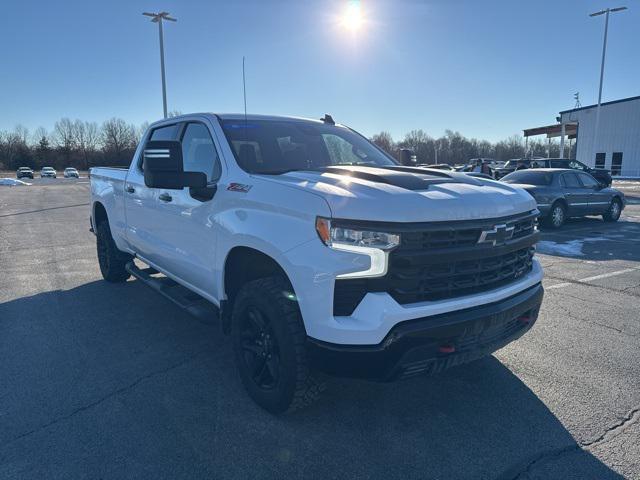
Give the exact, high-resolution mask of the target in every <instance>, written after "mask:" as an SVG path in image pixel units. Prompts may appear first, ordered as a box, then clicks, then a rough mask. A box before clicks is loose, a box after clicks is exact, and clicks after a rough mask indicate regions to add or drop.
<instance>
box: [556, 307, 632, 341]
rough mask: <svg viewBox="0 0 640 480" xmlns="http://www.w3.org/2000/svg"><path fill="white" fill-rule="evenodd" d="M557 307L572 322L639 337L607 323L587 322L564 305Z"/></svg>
mask: <svg viewBox="0 0 640 480" xmlns="http://www.w3.org/2000/svg"><path fill="white" fill-rule="evenodd" d="M557 306H558V307H559V308H560V310H562V311H563V312H564V314H565V315H566V316H567V317H569V318H570V319H571V320H575V321H576V322H586V323H590V324H592V325H598V326H599V327H602V328H606V329H607V330H613V331H614V332H616V333H619V334H621V335H626V336H627V337H633V338H635V337H637V335H634V334H633V333H629V332H625V331H624V330H622V329H621V328H617V327H614V326H612V325H607V324H606V323H600V322H596V321H595V320H587V319H586V318H584V317H578V316H576V315H574V314H573V313H572V312H571V310H569V309H568V308H567V307H565V306H564V305H561V304H558V305H557Z"/></svg>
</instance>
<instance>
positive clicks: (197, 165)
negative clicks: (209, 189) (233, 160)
mask: <svg viewBox="0 0 640 480" xmlns="http://www.w3.org/2000/svg"><path fill="white" fill-rule="evenodd" d="M182 161H183V165H184V171H185V172H202V173H204V174H206V175H207V182H215V181H217V180H218V179H219V178H220V174H221V172H222V170H221V167H220V158H219V157H218V152H217V151H216V147H215V145H214V144H213V139H212V138H211V134H210V133H209V130H208V129H207V127H206V126H205V125H204V124H202V123H189V124H187V128H185V130H184V134H183V135H182Z"/></svg>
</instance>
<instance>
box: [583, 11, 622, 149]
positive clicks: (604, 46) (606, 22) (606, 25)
mask: <svg viewBox="0 0 640 480" xmlns="http://www.w3.org/2000/svg"><path fill="white" fill-rule="evenodd" d="M626 9H627V7H616V8H607V9H606V10H601V11H599V12H594V13H592V14H590V15H589V16H590V17H599V16H600V15H605V20H604V41H603V42H602V63H601V64H600V89H599V90H598V109H597V110H596V128H595V131H594V132H593V146H594V148H595V145H596V140H597V138H598V128H599V127H600V104H601V103H602V80H603V79H604V57H605V55H606V53H607V33H608V31H609V14H610V13H611V12H621V11H623V10H626ZM592 153H593V152H592Z"/></svg>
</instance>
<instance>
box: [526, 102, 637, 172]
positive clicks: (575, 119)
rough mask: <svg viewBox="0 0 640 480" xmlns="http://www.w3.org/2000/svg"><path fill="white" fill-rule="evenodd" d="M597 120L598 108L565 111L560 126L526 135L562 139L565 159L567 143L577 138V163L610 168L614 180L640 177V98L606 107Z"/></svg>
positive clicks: (560, 117) (527, 132) (537, 130)
mask: <svg viewBox="0 0 640 480" xmlns="http://www.w3.org/2000/svg"><path fill="white" fill-rule="evenodd" d="M597 117H598V106H597V105H589V106H587V107H580V108H574V109H572V110H565V111H563V112H560V116H559V117H558V120H559V122H560V123H558V124H555V125H549V126H545V127H538V128H531V129H527V130H525V131H524V135H525V138H528V137H529V136H533V135H542V134H545V135H547V138H552V137H560V145H561V152H564V156H565V157H566V156H568V153H569V149H568V148H566V144H565V139H573V138H575V139H576V160H578V161H580V162H582V163H585V164H587V165H589V166H591V167H596V168H607V169H609V170H611V175H613V176H618V177H624V176H631V177H638V176H640V96H638V97H630V98H623V99H621V100H614V101H612V102H605V103H602V104H601V105H600V118H599V119H597ZM596 123H598V133H597V135H596V134H595V131H596Z"/></svg>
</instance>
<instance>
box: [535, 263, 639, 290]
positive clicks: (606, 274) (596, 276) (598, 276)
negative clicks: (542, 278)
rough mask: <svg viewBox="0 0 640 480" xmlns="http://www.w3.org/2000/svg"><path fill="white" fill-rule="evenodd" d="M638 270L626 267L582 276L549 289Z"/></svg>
mask: <svg viewBox="0 0 640 480" xmlns="http://www.w3.org/2000/svg"><path fill="white" fill-rule="evenodd" d="M638 270H640V269H638V268H625V269H623V270H616V271H615V272H609V273H602V274H600V275H594V276H593V277H586V278H581V279H579V280H575V281H574V282H563V283H556V284H555V285H551V286H550V287H547V290H551V289H553V288H563V287H568V286H569V285H572V284H573V283H589V282H592V281H593V280H600V279H602V278H609V277H615V276H616V275H624V274H625V273H631V272H636V271H638Z"/></svg>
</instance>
